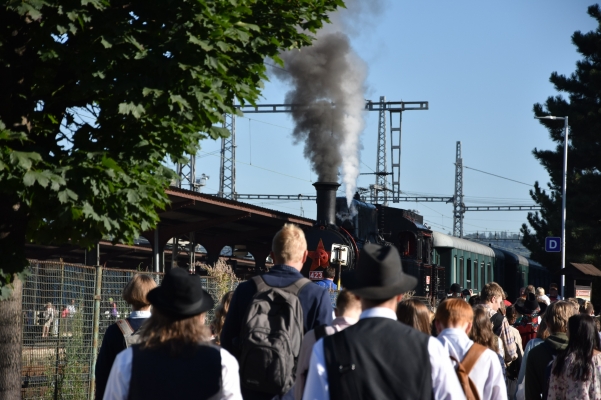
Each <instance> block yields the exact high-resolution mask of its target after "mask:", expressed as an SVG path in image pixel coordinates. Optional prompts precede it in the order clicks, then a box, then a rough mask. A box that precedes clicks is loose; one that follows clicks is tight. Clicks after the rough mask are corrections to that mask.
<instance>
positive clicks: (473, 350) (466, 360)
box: [461, 343, 486, 375]
mask: <svg viewBox="0 0 601 400" xmlns="http://www.w3.org/2000/svg"><path fill="white" fill-rule="evenodd" d="M484 351H486V347H484V346H482V345H481V344H478V343H474V344H473V345H472V347H470V349H469V350H468V351H467V354H466V355H465V357H463V360H462V361H461V365H463V369H465V373H466V374H468V375H469V373H470V371H471V370H472V368H474V365H476V362H477V361H478V359H479V358H480V356H481V355H482V353H484Z"/></svg>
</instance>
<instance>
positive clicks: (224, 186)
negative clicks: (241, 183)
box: [219, 114, 236, 200]
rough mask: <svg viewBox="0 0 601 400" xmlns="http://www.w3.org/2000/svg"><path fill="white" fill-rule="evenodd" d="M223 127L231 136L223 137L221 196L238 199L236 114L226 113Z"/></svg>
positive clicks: (220, 174) (220, 173)
mask: <svg viewBox="0 0 601 400" xmlns="http://www.w3.org/2000/svg"><path fill="white" fill-rule="evenodd" d="M223 127H224V128H225V129H227V130H228V131H230V136H229V137H227V138H222V139H221V169H220V171H219V197H224V198H226V199H231V200H236V115H234V114H224V115H223Z"/></svg>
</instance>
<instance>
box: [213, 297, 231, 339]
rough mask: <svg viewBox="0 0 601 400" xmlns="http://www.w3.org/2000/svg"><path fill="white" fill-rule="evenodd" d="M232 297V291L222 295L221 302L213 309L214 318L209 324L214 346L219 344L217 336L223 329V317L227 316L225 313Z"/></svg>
mask: <svg viewBox="0 0 601 400" xmlns="http://www.w3.org/2000/svg"><path fill="white" fill-rule="evenodd" d="M233 296H234V292H233V291H230V292H227V293H226V294H224V295H223V296H222V297H221V302H219V305H218V306H217V308H216V309H215V316H214V317H213V321H212V322H211V334H212V335H213V342H214V343H215V344H220V343H219V342H220V341H219V336H221V330H222V329H223V323H224V322H225V316H226V315H227V312H228V310H229V309H230V303H231V302H232V297H233Z"/></svg>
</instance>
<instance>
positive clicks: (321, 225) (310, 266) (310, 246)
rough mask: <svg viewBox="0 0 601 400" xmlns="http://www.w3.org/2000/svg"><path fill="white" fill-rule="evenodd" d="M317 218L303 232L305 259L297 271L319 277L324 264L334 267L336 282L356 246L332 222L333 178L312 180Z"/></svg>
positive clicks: (350, 263) (349, 265)
mask: <svg viewBox="0 0 601 400" xmlns="http://www.w3.org/2000/svg"><path fill="white" fill-rule="evenodd" d="M313 186H314V187H315V190H316V192H317V218H316V222H315V225H314V226H313V228H312V229H309V230H308V231H307V232H306V233H305V237H306V239H307V250H308V251H309V254H308V257H307V261H306V262H305V264H304V265H303V269H302V270H301V273H302V274H303V275H305V276H307V277H308V278H309V279H311V280H322V279H323V273H324V271H325V270H326V268H328V267H334V268H335V269H336V281H337V282H338V284H340V274H341V272H342V270H344V269H347V268H353V267H354V265H355V261H356V260H357V257H358V254H359V248H358V247H357V244H356V242H355V240H354V239H353V236H352V235H351V233H349V232H348V231H347V230H346V229H345V228H343V227H342V226H339V225H338V224H337V223H336V201H337V199H336V190H338V187H340V184H338V183H337V182H316V183H314V184H313Z"/></svg>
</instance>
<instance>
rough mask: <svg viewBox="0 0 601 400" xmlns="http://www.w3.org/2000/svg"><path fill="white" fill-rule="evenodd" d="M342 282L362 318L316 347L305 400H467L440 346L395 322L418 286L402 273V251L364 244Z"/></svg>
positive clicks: (390, 247) (433, 339) (445, 353)
mask: <svg viewBox="0 0 601 400" xmlns="http://www.w3.org/2000/svg"><path fill="white" fill-rule="evenodd" d="M342 282H343V284H344V286H345V288H346V289H348V290H349V291H351V292H352V293H353V294H355V295H357V296H358V297H359V298H360V300H361V307H362V309H363V311H362V312H361V315H360V317H359V322H357V323H356V324H354V325H352V326H349V327H348V328H346V329H344V330H342V331H340V332H337V333H335V334H333V335H331V336H326V337H324V338H322V339H320V340H318V341H317V343H316V344H315V346H313V353H312V354H311V361H310V366H309V374H308V376H307V383H306V386H305V391H304V395H303V399H304V400H325V399H331V400H339V399H341V400H342V399H344V400H353V399H387V400H393V399H399V400H401V399H434V400H442V399H445V400H450V399H464V398H465V396H464V395H463V391H462V389H461V386H460V385H459V381H458V380H457V375H456V374H455V371H454V369H453V365H452V364H451V360H450V359H449V357H448V353H447V352H446V351H445V349H444V347H442V345H441V344H440V342H439V341H438V340H436V338H433V337H431V336H429V335H426V334H425V333H422V332H420V331H418V330H416V329H413V328H412V327H410V326H408V325H405V324H402V323H400V322H398V321H397V316H396V308H397V305H398V303H399V301H400V300H401V299H402V297H403V293H405V292H407V291H409V290H411V289H413V288H414V287H415V286H416V285H417V279H416V278H414V277H413V276H410V275H406V274H405V273H403V268H402V266H401V258H400V256H399V252H398V250H397V249H396V247H394V246H380V245H377V244H372V243H366V244H365V245H364V246H363V249H361V254H360V256H359V262H358V264H357V267H356V268H355V269H354V270H350V271H346V272H343V274H342Z"/></svg>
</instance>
